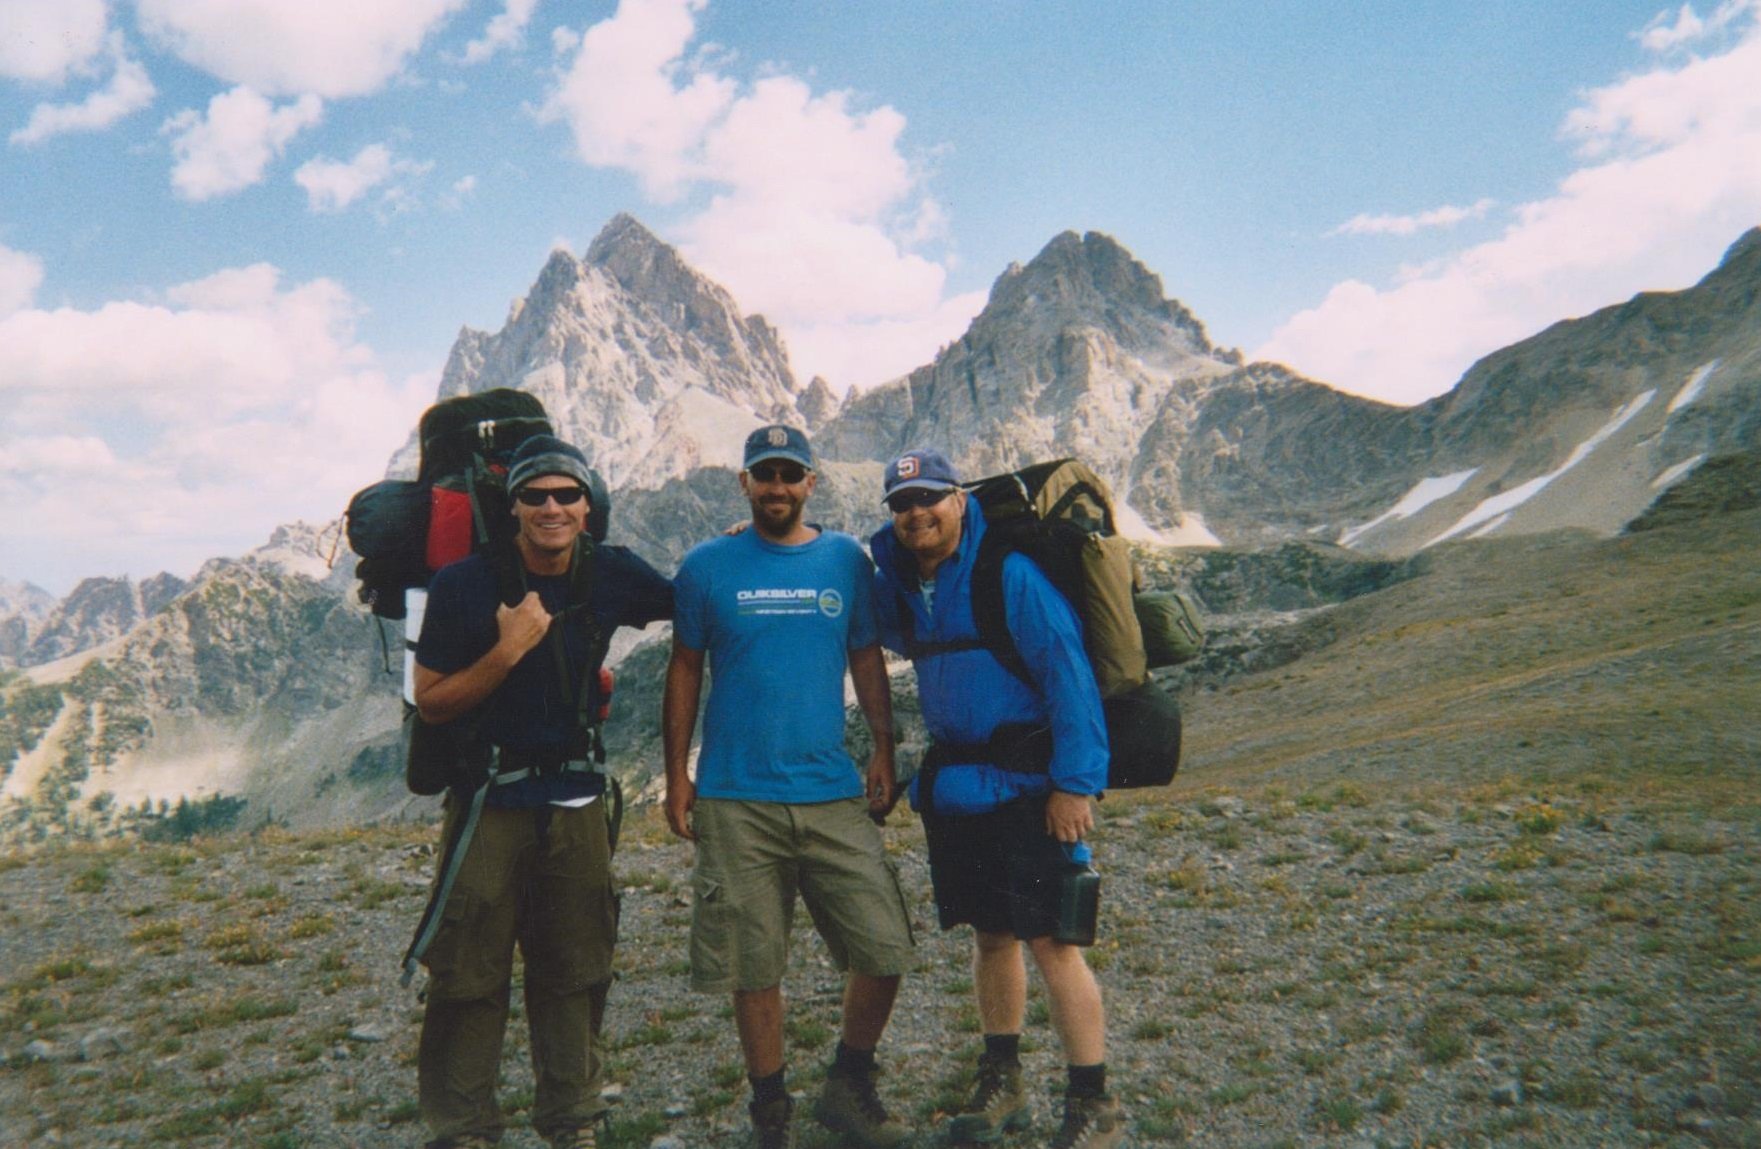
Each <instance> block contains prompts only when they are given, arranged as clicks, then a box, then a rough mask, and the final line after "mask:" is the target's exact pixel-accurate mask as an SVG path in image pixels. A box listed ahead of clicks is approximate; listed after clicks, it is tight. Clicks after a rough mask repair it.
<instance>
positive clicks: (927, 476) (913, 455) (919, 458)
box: [881, 451, 960, 502]
mask: <svg viewBox="0 0 1761 1149" xmlns="http://www.w3.org/2000/svg"><path fill="white" fill-rule="evenodd" d="M959 485H960V475H959V473H958V472H956V471H955V470H954V464H952V463H950V462H948V457H947V456H946V455H944V454H942V453H941V452H940V451H906V452H905V453H904V454H903V455H900V456H899V457H898V458H897V459H894V460H893V461H892V462H890V463H888V464H887V474H886V479H885V481H884V482H883V483H882V484H881V501H882V502H885V501H886V500H887V496H889V495H891V494H892V493H893V492H894V491H910V490H925V491H951V490H953V489H954V488H955V487H958V486H959Z"/></svg>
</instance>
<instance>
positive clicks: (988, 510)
mask: <svg viewBox="0 0 1761 1149" xmlns="http://www.w3.org/2000/svg"><path fill="white" fill-rule="evenodd" d="M966 487H967V489H969V490H970V491H971V492H972V497H973V498H975V499H977V500H978V505H979V506H981V507H983V508H984V517H985V521H986V522H987V523H991V524H997V523H1007V522H1009V521H1010V520H1013V519H1017V518H1021V517H1026V518H1030V519H1037V520H1044V521H1054V520H1064V521H1068V522H1073V523H1075V524H1076V525H1077V526H1078V527H1081V528H1082V529H1083V530H1084V531H1087V532H1088V533H1090V534H1096V535H1103V536H1104V535H1116V534H1118V533H1119V532H1118V528H1117V524H1116V522H1115V519H1114V515H1113V494H1112V492H1111V491H1110V490H1108V488H1107V484H1106V480H1104V479H1102V478H1101V477H1100V476H1099V475H1097V474H1095V472H1094V470H1093V469H1092V468H1090V467H1089V465H1088V464H1087V463H1084V462H1083V461H1082V460H1081V459H1051V460H1048V461H1046V462H1044V463H1034V464H1032V465H1030V466H1026V467H1022V468H1021V469H1020V470H1018V471H1010V472H1008V473H1006V474H1002V475H992V476H990V477H988V478H984V479H976V480H974V481H972V482H970V483H967V484H966Z"/></svg>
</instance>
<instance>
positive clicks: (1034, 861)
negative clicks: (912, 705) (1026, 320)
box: [872, 450, 1125, 1149]
mask: <svg viewBox="0 0 1761 1149" xmlns="http://www.w3.org/2000/svg"><path fill="white" fill-rule="evenodd" d="M885 501H886V504H887V509H888V510H889V511H890V512H891V514H892V520H893V521H892V525H891V526H890V527H888V528H885V529H883V530H881V531H880V532H879V533H877V534H876V535H875V536H874V539H873V542H872V547H873V552H874V559H875V564H876V568H877V569H876V572H875V580H876V583H875V586H876V595H875V612H876V615H877V618H878V620H879V623H880V630H881V640H882V642H883V643H884V644H885V645H886V646H887V647H888V648H889V649H893V650H897V651H900V652H901V653H904V654H906V655H907V656H908V657H910V658H911V659H912V662H913V664H914V665H915V667H916V670H917V686H918V694H919V697H920V700H921V703H922V707H923V720H924V724H925V726H927V727H928V728H929V733H930V736H931V737H932V738H933V739H934V743H933V745H932V747H931V749H930V752H929V754H928V755H926V757H925V763H924V769H923V770H922V771H920V772H919V773H918V775H917V777H916V778H915V779H913V781H912V789H911V801H912V806H913V807H914V808H915V809H917V810H918V811H919V813H920V814H922V815H923V821H924V828H925V833H926V836H927V838H928V842H929V863H930V878H931V881H932V882H933V884H934V887H935V898H936V908H937V911H938V913H939V915H940V919H941V925H942V928H943V929H951V928H953V927H954V926H956V925H961V924H970V925H971V926H972V927H973V929H974V931H975V933H976V951H975V955H974V959H973V981H974V984H975V988H976V990H977V994H978V1009H979V1017H980V1021H981V1022H982V1023H983V1026H984V1042H985V1052H984V1054H983V1055H982V1056H981V1057H980V1059H979V1065H978V1075H977V1081H976V1084H975V1087H974V1090H973V1093H972V1096H971V1098H970V1099H969V1100H968V1101H967V1103H966V1104H965V1105H964V1106H963V1107H962V1110H961V1112H960V1113H958V1114H956V1115H955V1117H954V1119H953V1121H952V1122H951V1124H950V1126H949V1129H948V1134H949V1136H950V1138H951V1139H953V1140H955V1141H992V1140H995V1139H997V1138H998V1137H999V1136H1001V1135H1002V1134H1003V1132H1004V1131H1005V1130H1013V1129H1019V1128H1022V1127H1024V1126H1025V1125H1026V1124H1027V1123H1028V1121H1029V1120H1030V1114H1029V1110H1028V1099H1027V1094H1026V1091H1025V1090H1024V1089H1023V1087H1022V1083H1021V1063H1020V1056H1019V1055H1020V1041H1021V1026H1022V1021H1023V1015H1024V1014H1025V1012H1026V1001H1027V968H1026V962H1025V960H1024V958H1023V954H1022V946H1023V943H1025V945H1026V948H1027V950H1028V952H1030V953H1032V955H1033V959H1034V964H1035V965H1036V966H1038V968H1039V971H1040V974H1041V976H1042V977H1043V978H1044V979H1045V983H1046V992H1047V996H1048V997H1049V998H1050V1000H1051V1015H1052V1023H1053V1025H1054V1027H1055V1028H1056V1030H1057V1033H1058V1037H1059V1040H1060V1041H1061V1042H1062V1044H1063V1048H1064V1055H1065V1060H1066V1062H1067V1064H1068V1073H1069V1084H1068V1087H1067V1090H1066V1093H1065V1106H1064V1120H1063V1124H1062V1126H1061V1128H1060V1130H1059V1132H1058V1134H1057V1136H1056V1137H1054V1138H1053V1140H1052V1141H1051V1143H1050V1144H1051V1145H1052V1146H1053V1147H1054V1149H1111V1147H1112V1146H1116V1145H1117V1144H1118V1143H1119V1142H1120V1140H1121V1139H1122V1138H1123V1137H1124V1131H1125V1130H1124V1120H1123V1116H1122V1114H1121V1112H1120V1108H1119V1104H1118V1102H1117V1101H1116V1100H1115V1099H1114V1098H1113V1097H1111V1096H1110V1095H1109V1094H1108V1093H1107V1092H1106V1060H1105V1059H1106V1023H1105V1017H1104V1014H1103V1011H1102V1006H1101V992H1100V986H1099V985H1098V983H1097V982H1096V981H1095V977H1094V974H1093V973H1092V972H1091V971H1090V970H1089V968H1088V963H1087V962H1086V961H1085V960H1084V958H1083V955H1082V950H1081V948H1079V947H1078V946H1077V945H1074V944H1070V943H1067V942H1063V941H1059V940H1057V937H1056V936H1055V935H1056V934H1057V932H1058V929H1057V927H1058V914H1059V889H1060V885H1061V883H1062V879H1063V878H1064V876H1065V875H1066V874H1067V873H1068V872H1069V871H1070V870H1071V869H1072V868H1073V861H1072V854H1071V851H1072V848H1073V847H1075V846H1076V845H1077V844H1078V843H1079V842H1081V840H1082V838H1083V837H1084V835H1085V834H1087V833H1088V832H1089V831H1090V830H1091V829H1092V828H1093V826H1094V795H1096V794H1098V793H1099V792H1100V791H1101V790H1102V788H1103V787H1104V786H1105V785H1106V779H1107V757H1108V750H1107V730H1106V725H1105V722H1104V720H1103V717H1102V710H1101V697H1100V691H1099V689H1098V688H1097V687H1096V685H1095V679H1094V673H1093V671H1092V670H1091V669H1090V667H1089V662H1088V658H1087V655H1086V654H1085V653H1084V651H1083V645H1082V626H1081V623H1080V621H1079V620H1078V618H1077V616H1076V613H1075V611H1074V610H1073V609H1072V608H1071V606H1070V604H1069V602H1068V601H1067V600H1066V599H1065V598H1064V596H1063V595H1062V594H1060V593H1059V592H1058V591H1057V589H1056V588H1054V587H1053V586H1052V584H1051V583H1050V582H1049V581H1048V580H1047V579H1046V577H1045V575H1044V574H1042V573H1041V571H1040V570H1039V568H1038V567H1037V566H1035V565H1034V563H1033V561H1032V560H1031V559H1029V558H1027V557H1026V556H1024V555H1020V554H1011V555H1008V556H1007V557H1005V559H1004V560H1003V564H1002V590H1003V601H1004V617H1005V619H1006V621H1007V625H1008V628H1009V634H1010V637H1011V638H1012V639H1013V640H1014V642H1015V646H1016V648H1017V650H1018V653H1019V655H1020V659H1021V662H1022V663H1023V664H1024V666H1025V673H1024V674H1017V673H1016V672H1014V671H1011V670H1010V669H1008V668H1007V667H1006V666H1005V665H1004V663H1003V662H1001V661H999V660H998V658H997V657H996V655H995V654H993V653H992V652H991V651H990V650H989V649H987V648H986V647H985V646H984V644H983V643H981V642H980V641H979V638H978V627H977V624H976V622H975V621H974V616H973V604H972V594H973V583H972V574H973V561H974V559H975V557H976V556H977V554H978V549H979V543H980V540H982V539H983V537H984V533H985V521H984V515H983V512H982V511H981V510H980V508H979V506H978V504H977V502H976V501H970V500H968V498H967V495H966V492H965V491H964V490H963V489H961V487H960V481H959V476H958V475H957V474H956V473H955V471H954V468H953V465H952V464H950V463H949V461H948V460H947V459H946V458H945V457H944V456H942V455H941V454H940V453H938V452H936V451H924V450H920V451H909V452H907V453H906V454H904V455H901V456H900V457H899V458H897V459H895V460H893V461H892V462H891V463H890V464H888V465H887V469H886V475H885ZM1048 727H1049V729H1050V732H1051V739H1050V743H1051V749H1050V761H1049V763H1047V762H1043V761H1041V762H1038V763H1035V764H1034V769H1033V770H1032V771H1031V772H1029V771H1024V770H1020V769H1010V768H1008V767H1007V766H1005V765H1003V764H1000V763H1004V762H1006V763H1008V765H1009V766H1016V767H1019V766H1022V765H1024V763H1023V762H1021V761H1019V760H1017V759H1016V757H1014V755H1013V754H1012V753H1011V751H1010V750H1009V746H1008V744H1009V742H1010V741H1011V736H1012V735H1013V734H1014V733H1016V732H1022V731H1032V730H1039V731H1043V730H1044V729H1046V728H1048ZM1041 742H1042V744H1043V739H1042V740H1041Z"/></svg>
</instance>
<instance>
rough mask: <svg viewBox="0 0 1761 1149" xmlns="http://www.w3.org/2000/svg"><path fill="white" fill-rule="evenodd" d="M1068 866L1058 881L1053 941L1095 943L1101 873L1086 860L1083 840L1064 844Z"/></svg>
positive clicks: (1085, 944)
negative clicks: (1056, 925)
mask: <svg viewBox="0 0 1761 1149" xmlns="http://www.w3.org/2000/svg"><path fill="white" fill-rule="evenodd" d="M1064 853H1065V856H1066V857H1068V858H1069V859H1070V865H1069V867H1068V868H1067V869H1066V870H1065V871H1064V874H1063V876H1062V877H1061V878H1060V879H1059V882H1058V932H1057V933H1055V934H1053V935H1052V937H1053V939H1054V940H1056V941H1060V942H1063V943H1065V944H1066V945H1073V946H1092V945H1094V943H1095V919H1096V918H1097V917H1098V916H1099V914H1100V910H1101V876H1100V875H1099V874H1097V873H1095V869H1094V867H1093V866H1092V865H1090V864H1089V863H1090V862H1091V861H1092V860H1093V855H1091V854H1090V853H1089V850H1088V843H1087V842H1077V843H1076V844H1075V845H1073V846H1065V847H1064Z"/></svg>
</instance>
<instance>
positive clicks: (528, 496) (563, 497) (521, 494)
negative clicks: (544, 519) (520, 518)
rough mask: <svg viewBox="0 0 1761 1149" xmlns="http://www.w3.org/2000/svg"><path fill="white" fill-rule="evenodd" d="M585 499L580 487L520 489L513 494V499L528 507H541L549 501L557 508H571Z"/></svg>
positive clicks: (584, 492)
mask: <svg viewBox="0 0 1761 1149" xmlns="http://www.w3.org/2000/svg"><path fill="white" fill-rule="evenodd" d="M586 497H587V492H586V491H584V490H582V489H581V488H580V487H522V488H520V489H519V490H517V491H515V492H514V498H516V499H518V500H519V501H520V502H521V504H523V505H524V506H528V507H542V506H543V505H544V504H545V503H547V502H549V501H550V500H551V499H555V500H556V505H557V506H559V507H572V506H574V505H575V504H576V503H578V502H580V501H581V500H582V499H584V498H586Z"/></svg>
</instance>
